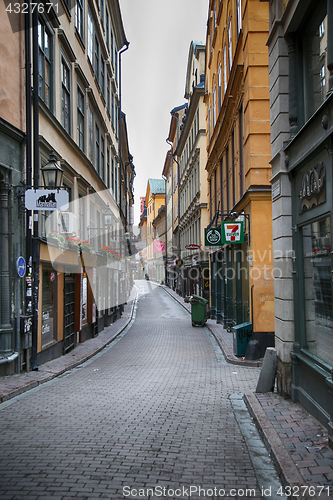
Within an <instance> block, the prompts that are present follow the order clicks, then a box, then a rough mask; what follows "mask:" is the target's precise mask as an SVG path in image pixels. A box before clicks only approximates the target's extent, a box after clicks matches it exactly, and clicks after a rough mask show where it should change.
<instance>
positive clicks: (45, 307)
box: [42, 267, 57, 347]
mask: <svg viewBox="0 0 333 500" xmlns="http://www.w3.org/2000/svg"><path fill="white" fill-rule="evenodd" d="M42 280H43V283H42V347H45V346H47V344H50V343H51V342H53V341H54V340H56V311H57V305H56V291H57V286H56V285H57V273H56V271H55V270H54V269H52V268H51V267H50V268H45V267H44V268H43V273H42Z"/></svg>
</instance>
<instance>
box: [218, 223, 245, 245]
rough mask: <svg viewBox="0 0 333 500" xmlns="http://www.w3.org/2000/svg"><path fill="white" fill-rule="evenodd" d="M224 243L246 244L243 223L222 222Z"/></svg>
mask: <svg viewBox="0 0 333 500" xmlns="http://www.w3.org/2000/svg"><path fill="white" fill-rule="evenodd" d="M221 227H222V243H223V244H225V243H228V244H229V243H232V244H233V243H244V223H243V222H230V221H229V222H222V226H221Z"/></svg>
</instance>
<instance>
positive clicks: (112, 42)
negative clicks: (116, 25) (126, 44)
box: [111, 27, 114, 68]
mask: <svg viewBox="0 0 333 500" xmlns="http://www.w3.org/2000/svg"><path fill="white" fill-rule="evenodd" d="M111 64H112V67H113V68H114V36H113V29H112V27H111Z"/></svg>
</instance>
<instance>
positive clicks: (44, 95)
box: [38, 21, 52, 108]
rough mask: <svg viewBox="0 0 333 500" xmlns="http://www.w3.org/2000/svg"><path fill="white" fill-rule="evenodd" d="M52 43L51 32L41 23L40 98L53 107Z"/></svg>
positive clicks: (39, 58) (39, 30) (39, 53)
mask: <svg viewBox="0 0 333 500" xmlns="http://www.w3.org/2000/svg"><path fill="white" fill-rule="evenodd" d="M51 41H52V38H51V36H50V33H49V31H48V30H47V28H46V27H45V25H44V24H41V21H39V25H38V46H39V51H38V75H39V88H38V94H39V97H40V98H41V99H42V100H43V101H44V102H45V104H46V105H47V106H48V107H49V108H50V107H51V91H50V88H51Z"/></svg>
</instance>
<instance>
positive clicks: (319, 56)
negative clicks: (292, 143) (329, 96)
mask: <svg viewBox="0 0 333 500" xmlns="http://www.w3.org/2000/svg"><path fill="white" fill-rule="evenodd" d="M327 28H328V26H327V15H325V13H321V15H320V14H317V15H316V17H315V18H313V17H312V18H311V21H310V23H309V25H308V26H307V28H306V29H305V32H304V39H303V54H304V84H305V106H304V108H305V120H308V119H309V118H310V116H312V114H313V113H314V112H315V111H316V109H318V108H319V106H320V105H321V103H322V102H323V101H324V99H325V98H326V93H327V91H328V88H329V86H328V80H329V70H328V68H327Z"/></svg>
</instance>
